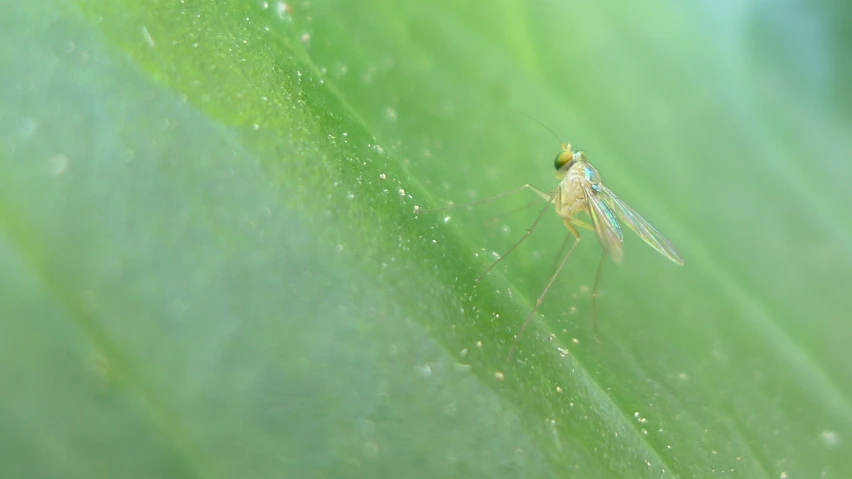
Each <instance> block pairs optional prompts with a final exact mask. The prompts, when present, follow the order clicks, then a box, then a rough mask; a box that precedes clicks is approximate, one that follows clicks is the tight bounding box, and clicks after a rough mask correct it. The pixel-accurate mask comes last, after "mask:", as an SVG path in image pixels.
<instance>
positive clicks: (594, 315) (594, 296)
mask: <svg viewBox="0 0 852 479" xmlns="http://www.w3.org/2000/svg"><path fill="white" fill-rule="evenodd" d="M604 258H606V251H604V252H603V253H601V260H600V262H599V263H598V273H597V274H596V275H595V285H594V286H592V324H594V325H595V341H597V342H599V343H600V342H601V339H600V337H598V282H600V280H601V271H603V264H604Z"/></svg>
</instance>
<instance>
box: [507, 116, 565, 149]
mask: <svg viewBox="0 0 852 479" xmlns="http://www.w3.org/2000/svg"><path fill="white" fill-rule="evenodd" d="M514 110H515V111H517V112H518V113H520V114H522V115H524V116H525V117H527V118H529V119H530V120H532V121H534V122H536V123H538V124H539V125H541V126H542V127H544V129H545V130H547V131H549V132H550V133H551V134H552V135H553V136H554V137H556V139H557V140H559V143H562V144H563V145H564V144H565V142H564V141H562V138H559V135H557V134H556V132H555V131H553V129H552V128H550V127H549V126H547V125H545V124H544V123H542V122H540V121H539V120H538V119H536V118H535V117H533V116H532V115H530V114H529V113H527V112H525V111H523V110H519V109H517V108H514Z"/></svg>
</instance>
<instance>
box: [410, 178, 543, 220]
mask: <svg viewBox="0 0 852 479" xmlns="http://www.w3.org/2000/svg"><path fill="white" fill-rule="evenodd" d="M526 188H529V189H530V190H532V191H533V192H535V194H537V195H538V196H540V197H542V199H545V200H548V201H550V199H551V198H553V195H552V194H550V193H545V192H544V191H541V190H540V189H538V188H536V187H535V186H533V185H531V184H529V183H527V184H525V185H523V186H520V187H518V188H515V189H514V190H511V191H507V192H505V193H500V194H499V195H497V196H492V197H490V198H485V199H484V200H477V201H471V202H470V203H461V204H458V205H455V204H453V205H449V206H446V207H444V208H434V209H430V210H425V209H421V210H419V212H420V213H432V212H433V211H444V210H451V209H453V208H456V207H458V206H471V205H479V204H482V203H488V202H490V201H494V200H499V199H500V198H503V197H505V196H509V195H511V194H513V193H517V192H519V191H521V190H523V189H526Z"/></svg>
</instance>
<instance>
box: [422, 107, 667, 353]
mask: <svg viewBox="0 0 852 479" xmlns="http://www.w3.org/2000/svg"><path fill="white" fill-rule="evenodd" d="M531 119H533V120H534V121H536V122H538V123H539V124H541V125H542V126H543V127H544V128H546V129H547V130H548V131H550V132H551V133H552V134H553V135H554V136H555V137H556V138H557V139H558V140H559V142H560V143H561V145H562V151H560V152H559V154H557V155H556V159H555V160H554V162H553V166H554V167H555V168H556V178H557V179H558V180H559V184H558V185H557V186H556V189H554V190H553V192H551V193H547V192H545V191H543V190H540V189H538V188H536V187H534V186H532V185H531V184H529V183H527V184H525V185H523V186H520V187H518V188H515V189H513V190H511V191H507V192H505V193H502V194H499V195H497V196H493V197H491V198H486V199H484V200H479V201H474V202H472V203H466V205H474V204H481V203H487V202H490V201H494V200H497V199H500V198H503V197H505V196H508V195H511V194H514V193H517V192H519V191H521V190H525V189H527V190H532V191H533V192H534V193H535V194H536V195H538V196H539V197H541V199H543V200H544V201H545V202H546V204H545V206H544V208H542V210H541V211H540V212H539V214H538V216H536V218H535V220H534V221H533V223H532V224H531V225H530V227H529V228H528V229H527V231H526V233H524V235H523V236H521V238H520V239H519V240H518V241H517V242H516V243H515V244H514V245H512V247H511V248H509V249H508V250H506V252H505V253H503V254H502V255H501V256H500V257H498V258H497V260H495V261H494V262H493V263H491V265H489V266H488V267H487V268H486V269H485V271H483V272H482V274H480V275H479V277H478V278H476V282H477V283H479V282H480V281H481V280H482V278H483V277H484V276H485V275H486V274H488V272H490V271H491V270H492V269H494V267H495V266H497V265H498V264H499V263H500V262H501V261H503V259H504V258H506V256H508V255H509V254H510V253H511V252H512V251H514V250H515V249H516V248H517V247H518V246H520V244H521V243H523V242H524V240H525V239H527V238H528V237H529V236H530V235H531V234H532V233H533V231H535V228H536V226H538V223H539V222H540V221H541V219H542V217H543V216H544V214H545V212H547V210H548V208H549V207H550V206H551V205H553V207H554V209H555V210H556V214H557V215H558V216H559V217H560V218H562V222H563V223H564V224H565V227H566V228H568V231H569V232H570V233H571V236H568V238H566V244H567V241H568V240H570V239H571V237H573V238H574V242H573V244H572V245H571V247H570V248H569V249H568V252H567V253H565V255H564V256H563V257H562V259H561V261H559V263H558V265H557V266H556V269H555V270H554V271H553V274H552V275H551V277H550V280H549V281H548V282H547V285H546V286H545V287H544V290H542V292H541V294H540V295H539V297H538V299H537V300H536V302H535V305H533V308H532V310H531V311H530V312H529V313H528V314H527V317H526V319H525V320H524V323H523V325H522V326H521V329H520V331H518V334H517V335H516V337H515V340H514V342H513V343H512V347H511V348H510V349H509V354H508V356H507V357H506V360H507V361H508V360H510V359H511V358H512V353H513V352H514V350H515V347H516V346H517V345H518V342H519V341H520V339H521V336H523V334H524V331H525V330H526V328H527V326H529V323H530V321H531V320H532V318H533V316H535V313H536V311H538V308H539V306H541V303H542V301H544V297H545V296H547V293H548V291H550V288H551V286H553V282H554V281H556V278H557V277H558V276H559V273H561V272H562V268H563V267H564V266H565V263H566V262H567V261H568V258H569V257H570V256H571V253H573V252H574V249H575V248H577V245H578V244H579V243H580V232H579V231H578V230H577V228H578V227H579V228H582V229H586V230H590V231H594V232H595V236H597V238H598V241H599V242H600V243H601V245H602V246H603V253H602V254H601V259H600V261H599V262H598V269H597V274H596V275H595V282H594V286H593V287H592V322H593V324H594V331H595V339H596V340H597V339H598V319H597V314H598V313H597V311H598V310H597V291H598V282H599V281H600V278H601V271H602V269H603V263H604V259H605V258H606V255H607V254H609V256H610V257H611V258H612V260H613V261H614V262H615V263H620V262H621V260H622V258H623V256H624V250H623V245H624V235H623V233H622V229H621V224H620V223H619V220H620V221H621V222H622V223H624V224H626V225H627V226H628V227H629V228H630V229H631V230H633V232H634V233H636V234H637V235H638V236H639V237H640V238H642V240H644V241H645V242H646V243H648V244H649V245H650V246H651V247H652V248H654V249H655V250H657V251H658V252H659V253H660V254H662V255H663V256H665V257H666V258H668V259H670V260H672V261H673V262H675V263H676V264H678V265H683V258H682V257H681V256H680V254H679V253H678V252H677V250H676V249H675V247H674V245H673V244H672V243H671V241H669V240H668V239H667V238H666V237H665V236H663V234H662V233H660V232H659V231H657V229H656V228H654V227H653V226H651V224H650V223H648V221H647V220H645V218H642V216H640V215H639V213H637V212H636V211H635V210H634V209H633V208H631V207H630V206H628V205H627V203H625V202H624V201H623V200H622V199H621V198H619V197H618V196H616V194H615V193H613V192H612V190H610V189H609V188H607V186H606V185H604V183H603V181H602V180H601V176H600V174H599V173H598V170H597V169H596V168H595V167H594V166H592V164H591V163H589V162H588V160H587V159H586V153H585V152H583V151H580V150H574V149H572V148H571V144H570V143H565V142H563V141H562V140H561V139H560V138H559V136H558V135H556V132H554V131H553V130H551V129H550V128H548V127H547V126H546V125H544V124H543V123H541V122H539V121H538V120H535V118H532V117H531ZM455 206H462V205H450V206H449V207H447V208H438V209H433V210H421V212H431V211H439V210H446V209H450V208H453V207H455ZM579 213H585V214H586V216H588V218H589V221H585V220H582V219H580V218H578V217H577V215H578V214H579Z"/></svg>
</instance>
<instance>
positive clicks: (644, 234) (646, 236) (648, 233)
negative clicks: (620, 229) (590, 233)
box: [601, 185, 683, 264]
mask: <svg viewBox="0 0 852 479" xmlns="http://www.w3.org/2000/svg"><path fill="white" fill-rule="evenodd" d="M601 191H602V195H601V196H602V197H603V198H605V199H606V202H607V204H609V206H610V207H611V208H612V209H613V210H615V212H616V213H617V214H618V216H619V217H620V218H621V220H622V221H624V223H625V224H627V226H629V227H630V229H632V230H633V232H634V233H636V234H637V235H638V236H639V237H640V238H642V239H643V240H644V241H645V242H646V243H648V244H649V245H651V247H652V248H654V249H655V250H657V251H659V252H660V254H662V255H663V256H665V257H666V258H668V259H670V260H672V261H674V262H675V263H677V264H683V258H681V256H680V254H679V253H678V252H677V250H676V249H675V247H674V245H673V244H672V243H671V241H669V240H668V239H666V237H665V236H663V234H662V233H660V232H659V231H657V229H656V228H654V227H653V226H651V224H650V223H648V222H647V221H646V220H645V218H642V217H641V216H639V213H637V212H636V211H634V210H633V208H631V207H629V206H627V203H625V202H624V201H622V200H621V198H619V197H618V196H616V195H615V193H613V192H612V190H610V189H609V188H607V187H606V186H604V185H601Z"/></svg>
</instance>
